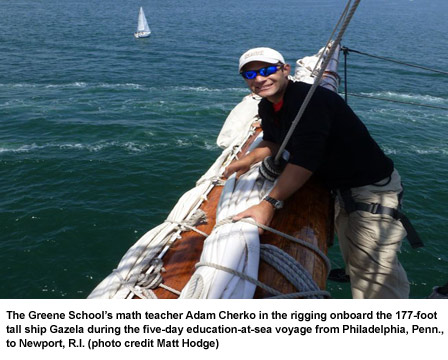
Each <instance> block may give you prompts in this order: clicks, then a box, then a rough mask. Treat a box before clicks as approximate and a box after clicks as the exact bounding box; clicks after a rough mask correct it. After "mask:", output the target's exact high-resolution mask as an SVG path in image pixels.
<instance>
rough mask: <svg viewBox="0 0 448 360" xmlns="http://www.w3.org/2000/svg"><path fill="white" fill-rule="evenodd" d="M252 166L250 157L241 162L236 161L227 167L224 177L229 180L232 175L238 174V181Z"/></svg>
mask: <svg viewBox="0 0 448 360" xmlns="http://www.w3.org/2000/svg"><path fill="white" fill-rule="evenodd" d="M251 165H252V162H251V161H250V159H249V158H248V157H245V158H243V159H241V160H237V161H234V162H233V163H231V164H230V165H229V166H227V167H226V169H225V170H224V173H223V175H224V177H225V178H229V177H230V175H232V174H233V173H235V172H236V178H237V179H238V178H239V177H240V176H241V175H243V174H244V173H246V172H248V171H249V169H250V167H251Z"/></svg>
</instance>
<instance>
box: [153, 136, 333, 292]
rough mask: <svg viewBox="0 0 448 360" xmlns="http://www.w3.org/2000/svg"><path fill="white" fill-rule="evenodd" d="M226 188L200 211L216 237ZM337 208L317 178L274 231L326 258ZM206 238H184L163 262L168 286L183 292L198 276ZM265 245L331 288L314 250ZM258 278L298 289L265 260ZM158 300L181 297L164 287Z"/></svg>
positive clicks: (279, 242)
mask: <svg viewBox="0 0 448 360" xmlns="http://www.w3.org/2000/svg"><path fill="white" fill-rule="evenodd" d="M258 132H259V129H258V130H257V131H256V133H255V134H254V135H253V136H251V137H250V138H249V140H248V141H247V142H246V144H245V145H244V146H243V148H242V150H241V152H240V153H239V155H240V154H244V153H245V152H246V151H247V148H248V147H249V145H250V144H251V143H252V142H253V141H254V140H255V138H256V135H257V134H258ZM222 189H223V187H222V186H218V185H216V186H215V187H214V188H213V189H212V190H211V192H210V193H209V195H208V197H207V200H206V201H204V203H203V204H202V205H201V207H200V209H201V210H203V211H204V213H205V214H206V215H207V223H206V224H201V225H198V226H197V228H198V229H199V230H201V231H203V232H205V233H207V234H210V233H211V231H212V230H213V227H214V226H215V222H216V209H217V206H218V203H219V199H220V196H221V193H222ZM332 220H333V204H332V200H331V196H330V193H329V191H328V190H326V189H325V188H324V187H323V186H322V185H321V184H319V182H318V181H317V180H316V179H313V178H312V179H310V181H308V182H307V184H305V186H303V187H302V188H301V189H300V190H299V191H297V192H296V194H294V195H293V196H292V197H291V198H290V199H288V200H287V201H286V202H285V207H284V208H283V209H281V210H279V211H277V212H276V214H275V216H274V219H273V221H272V223H271V227H273V228H274V229H276V230H278V231H280V232H282V233H285V234H288V235H292V236H294V237H298V238H300V239H302V240H305V241H307V242H310V243H313V244H314V245H316V246H317V247H319V249H320V250H321V251H323V252H324V253H325V254H326V252H327V245H328V244H329V243H330V242H331V240H332V238H333V221H332ZM204 240H205V237H204V236H203V235H201V234H199V233H197V232H195V231H185V232H182V233H181V238H180V239H178V240H176V242H175V243H174V244H173V245H172V247H171V248H170V249H169V250H168V252H167V253H166V254H165V256H164V258H163V263H164V268H165V270H166V271H165V272H163V273H162V276H163V284H164V285H166V286H168V287H170V288H173V289H175V290H178V291H181V290H182V289H183V287H184V286H185V285H186V284H187V282H188V281H189V279H190V278H191V276H192V275H193V273H194V271H195V264H196V263H197V262H198V261H199V258H200V256H201V252H202V247H203V243H204ZM260 242H261V243H263V244H272V245H275V246H277V247H279V248H280V249H282V250H284V251H285V252H287V253H288V254H289V255H291V256H292V257H294V258H295V259H296V260H297V261H299V262H300V263H301V265H302V266H303V267H305V269H306V270H307V271H308V272H309V273H310V274H311V275H312V277H313V279H314V281H315V282H316V283H317V285H318V286H319V288H320V289H322V290H324V289H325V286H326V277H327V271H328V270H329V269H327V268H326V265H325V263H324V261H323V259H321V258H320V256H319V255H317V254H316V253H315V252H314V251H312V250H310V249H308V248H306V247H304V246H302V245H300V244H297V243H294V242H292V241H291V240H288V239H285V238H284V237H282V236H280V235H276V234H273V233H271V232H267V231H265V232H264V234H263V235H262V236H261V237H260ZM258 279H259V280H260V281H261V282H263V283H265V284H267V285H269V286H270V287H273V288H275V289H277V290H278V291H280V292H281V293H285V294H286V293H292V292H297V291H298V290H297V289H295V288H294V286H293V285H292V284H291V283H289V281H288V280H286V279H285V278H284V277H283V275H281V274H280V273H279V272H277V270H275V269H274V268H272V267H271V266H270V265H268V264H267V263H265V262H263V261H261V262H260V267H259V277H258ZM154 293H155V295H156V296H157V297H158V298H162V299H176V298H177V297H178V295H176V294H174V293H173V292H171V291H168V290H165V289H164V288H161V287H159V288H157V289H155V290H154ZM269 296H272V295H271V294H269V293H267V292H266V291H265V290H262V289H261V288H257V290H256V292H255V296H254V297H255V298H266V297H269Z"/></svg>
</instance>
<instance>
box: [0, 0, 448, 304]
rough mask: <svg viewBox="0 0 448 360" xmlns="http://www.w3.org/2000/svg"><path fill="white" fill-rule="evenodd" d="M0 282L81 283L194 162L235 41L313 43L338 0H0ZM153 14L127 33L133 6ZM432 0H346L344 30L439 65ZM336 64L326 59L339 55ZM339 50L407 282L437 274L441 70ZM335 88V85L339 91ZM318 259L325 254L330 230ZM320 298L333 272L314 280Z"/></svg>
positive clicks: (447, 54)
mask: <svg viewBox="0 0 448 360" xmlns="http://www.w3.org/2000/svg"><path fill="white" fill-rule="evenodd" d="M1 5H2V11H1V12H0V53H1V57H0V172H1V182H0V194H1V197H0V274H1V280H2V281H1V283H0V297H1V298H56V299H58V298H85V297H86V296H87V295H88V294H89V293H90V291H91V290H92V289H93V288H94V287H95V286H96V285H97V283H99V282H100V281H101V280H102V279H103V278H104V277H105V276H107V275H108V274H109V273H110V272H111V270H112V269H113V268H115V266H116V265H117V263H118V262H119V260H120V259H121V257H122V255H123V254H124V253H125V252H126V250H127V249H128V248H129V247H130V246H131V245H132V244H133V243H134V242H135V241H136V240H137V239H138V238H140V237H141V236H142V235H143V234H144V233H145V232H146V231H148V230H149V229H151V228H152V227H154V226H156V225H158V224H159V223H161V222H162V221H163V220H164V219H165V218H166V216H167V215H168V213H169V211H170V210H171V208H172V207H173V206H174V204H175V203H176V202H177V200H178V198H179V197H180V196H181V195H182V194H183V193H184V192H185V191H187V190H188V189H190V188H192V187H193V186H194V184H195V181H196V180H197V179H198V178H199V177H200V176H201V175H202V174H203V173H204V172H205V171H206V169H208V167H209V166H210V165H211V164H212V163H213V161H214V159H215V158H216V157H217V156H218V155H219V154H220V152H221V150H220V149H219V148H218V147H217V145H216V144H215V141H216V137H217V135H218V132H219V130H220V128H221V126H222V124H223V122H224V121H225V119H226V116H227V114H228V112H229V111H230V110H231V109H232V108H233V107H234V106H235V105H236V104H237V103H238V102H239V101H240V100H241V98H242V97H243V96H244V95H246V94H247V93H248V90H247V89H246V88H245V84H244V82H243V80H242V79H241V77H240V76H239V75H238V73H237V60H238V57H239V56H240V54H241V53H242V52H244V51H245V50H247V49H248V48H250V47H254V46H270V47H275V48H277V49H278V50H279V51H281V52H282V53H283V54H284V56H285V58H286V60H287V61H288V62H290V63H294V62H295V60H296V59H298V58H301V57H303V56H306V55H311V54H314V53H315V52H317V50H318V49H319V48H321V47H322V46H324V45H325V43H326V41H327V39H328V37H329V36H330V33H331V31H332V29H333V27H334V25H335V24H336V22H337V20H338V18H339V16H340V14H341V12H342V10H343V7H344V6H345V1H334V0H321V1H318V0H304V1H299V0H278V1H276V2H275V3H272V2H265V1H255V0H247V1H244V2H241V1H237V0H228V1H225V2H223V1H219V0H207V1H206V0H191V1H188V2H185V1H179V0H165V1H146V0H141V1H132V0H123V1H120V2H114V1H107V2H106V1H99V0H89V1H87V0H78V1H76V2H75V1H69V0H46V1H45V2H40V1H33V0H16V1H6V0H3V1H1ZM139 6H143V7H144V9H145V12H146V15H147V17H148V22H149V24H150V27H151V29H152V31H153V34H152V36H151V37H150V38H149V39H139V40H136V39H134V38H133V36H132V33H133V32H134V31H135V27H136V23H137V13H138V7H139ZM447 11H448V4H447V2H446V1H445V0H433V1H424V0H414V1H410V0H388V1H386V0H376V1H373V0H370V1H361V4H360V6H359V9H358V11H357V13H356V14H355V16H354V19H353V20H352V23H351V24H350V26H349V28H348V30H347V33H346V35H345V36H344V40H343V45H345V46H347V47H349V48H351V49H356V50H359V51H363V52H367V53H371V54H375V55H378V56H384V57H389V58H394V59H397V60H401V61H404V62H409V63H414V64H420V65H424V66H427V67H430V68H436V69H441V70H446V69H448V50H447V49H448V42H447V37H446V30H447V26H446V16H445V14H446V13H447ZM340 71H341V74H342V73H343V68H342V66H341V68H340ZM447 79H448V78H447V75H444V74H439V73H433V72H429V71H425V70H422V69H416V68H411V67H406V66H402V65H398V64H395V63H389V62H385V61H381V60H378V59H373V58H369V57H365V56H361V55H358V54H355V53H350V54H349V56H348V81H347V83H348V88H349V92H352V93H357V94H362V95H366V96H375V97H381V98H386V99H389V100H394V101H400V102H414V103H421V104H426V105H430V106H432V107H431V108H428V107H421V106H415V105H409V104H404V103H397V102H385V101H379V100H371V99H365V98H358V97H353V96H351V97H349V103H350V105H351V106H352V107H353V109H354V110H355V112H357V113H358V114H359V115H360V117H361V118H362V119H363V121H364V122H365V123H366V125H367V126H368V128H369V129H370V131H371V133H372V135H373V136H374V138H375V139H376V140H377V141H378V142H379V144H380V145H381V147H382V148H383V149H384V150H385V152H386V153H387V154H388V155H389V156H390V157H392V159H393V160H394V161H395V164H396V167H397V168H398V169H399V171H400V173H401V175H402V178H403V181H404V184H405V188H406V195H405V201H404V208H405V210H406V213H407V214H408V216H409V217H410V218H411V219H412V221H413V223H414V225H415V226H416V228H417V229H418V231H419V233H420V234H421V236H422V238H423V239H424V241H425V243H426V246H425V247H424V248H421V249H418V250H412V249H411V247H410V246H409V244H407V243H405V244H404V245H403V249H402V252H401V254H400V260H401V262H402V263H403V265H404V266H405V268H406V269H407V272H408V276H409V280H410V281H411V297H413V298H422V297H425V296H427V295H429V293H430V292H431V289H432V287H433V286H435V285H443V284H444V283H445V282H446V281H448V241H447V239H446V234H447V233H448V225H447V218H448V210H447V203H448V192H447V179H448V144H447V135H448V131H447V126H448V110H447V109H448V86H447V85H448V81H447ZM342 90H343V87H341V91H342ZM330 256H331V259H332V262H333V266H334V267H338V266H342V260H341V258H340V255H339V251H338V248H337V246H334V247H333V248H332V249H331V250H330ZM328 289H329V291H330V292H331V293H332V296H333V297H335V298H347V297H350V292H349V288H348V286H347V284H339V283H333V282H329V283H328Z"/></svg>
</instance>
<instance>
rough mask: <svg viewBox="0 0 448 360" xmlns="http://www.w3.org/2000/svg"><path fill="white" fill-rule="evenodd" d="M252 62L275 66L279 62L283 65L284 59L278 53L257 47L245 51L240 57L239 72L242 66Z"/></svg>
mask: <svg viewBox="0 0 448 360" xmlns="http://www.w3.org/2000/svg"><path fill="white" fill-rule="evenodd" d="M252 61H262V62H265V63H268V64H277V63H279V62H280V63H282V64H285V59H283V56H282V54H280V53H279V52H278V51H276V50H274V49H271V48H267V47H259V48H253V49H250V50H247V51H246V52H245V53H244V54H243V55H241V57H240V65H239V71H241V69H242V68H243V66H244V65H246V64H247V63H250V62H252Z"/></svg>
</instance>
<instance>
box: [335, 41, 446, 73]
mask: <svg viewBox="0 0 448 360" xmlns="http://www.w3.org/2000/svg"><path fill="white" fill-rule="evenodd" d="M341 50H342V51H344V52H345V53H346V52H354V53H356V54H360V55H365V56H370V57H372V58H376V59H380V60H385V61H390V62H393V63H397V64H400V65H406V66H409V67H414V68H417V69H423V70H427V71H432V72H435V73H439V74H444V75H448V71H443V70H438V69H431V68H428V67H426V66H421V65H416V64H411V63H406V62H403V61H399V60H395V59H391V58H386V57H383V56H378V55H372V54H368V53H365V52H362V51H358V50H353V49H349V48H347V47H345V46H344V47H342V49H341Z"/></svg>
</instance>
